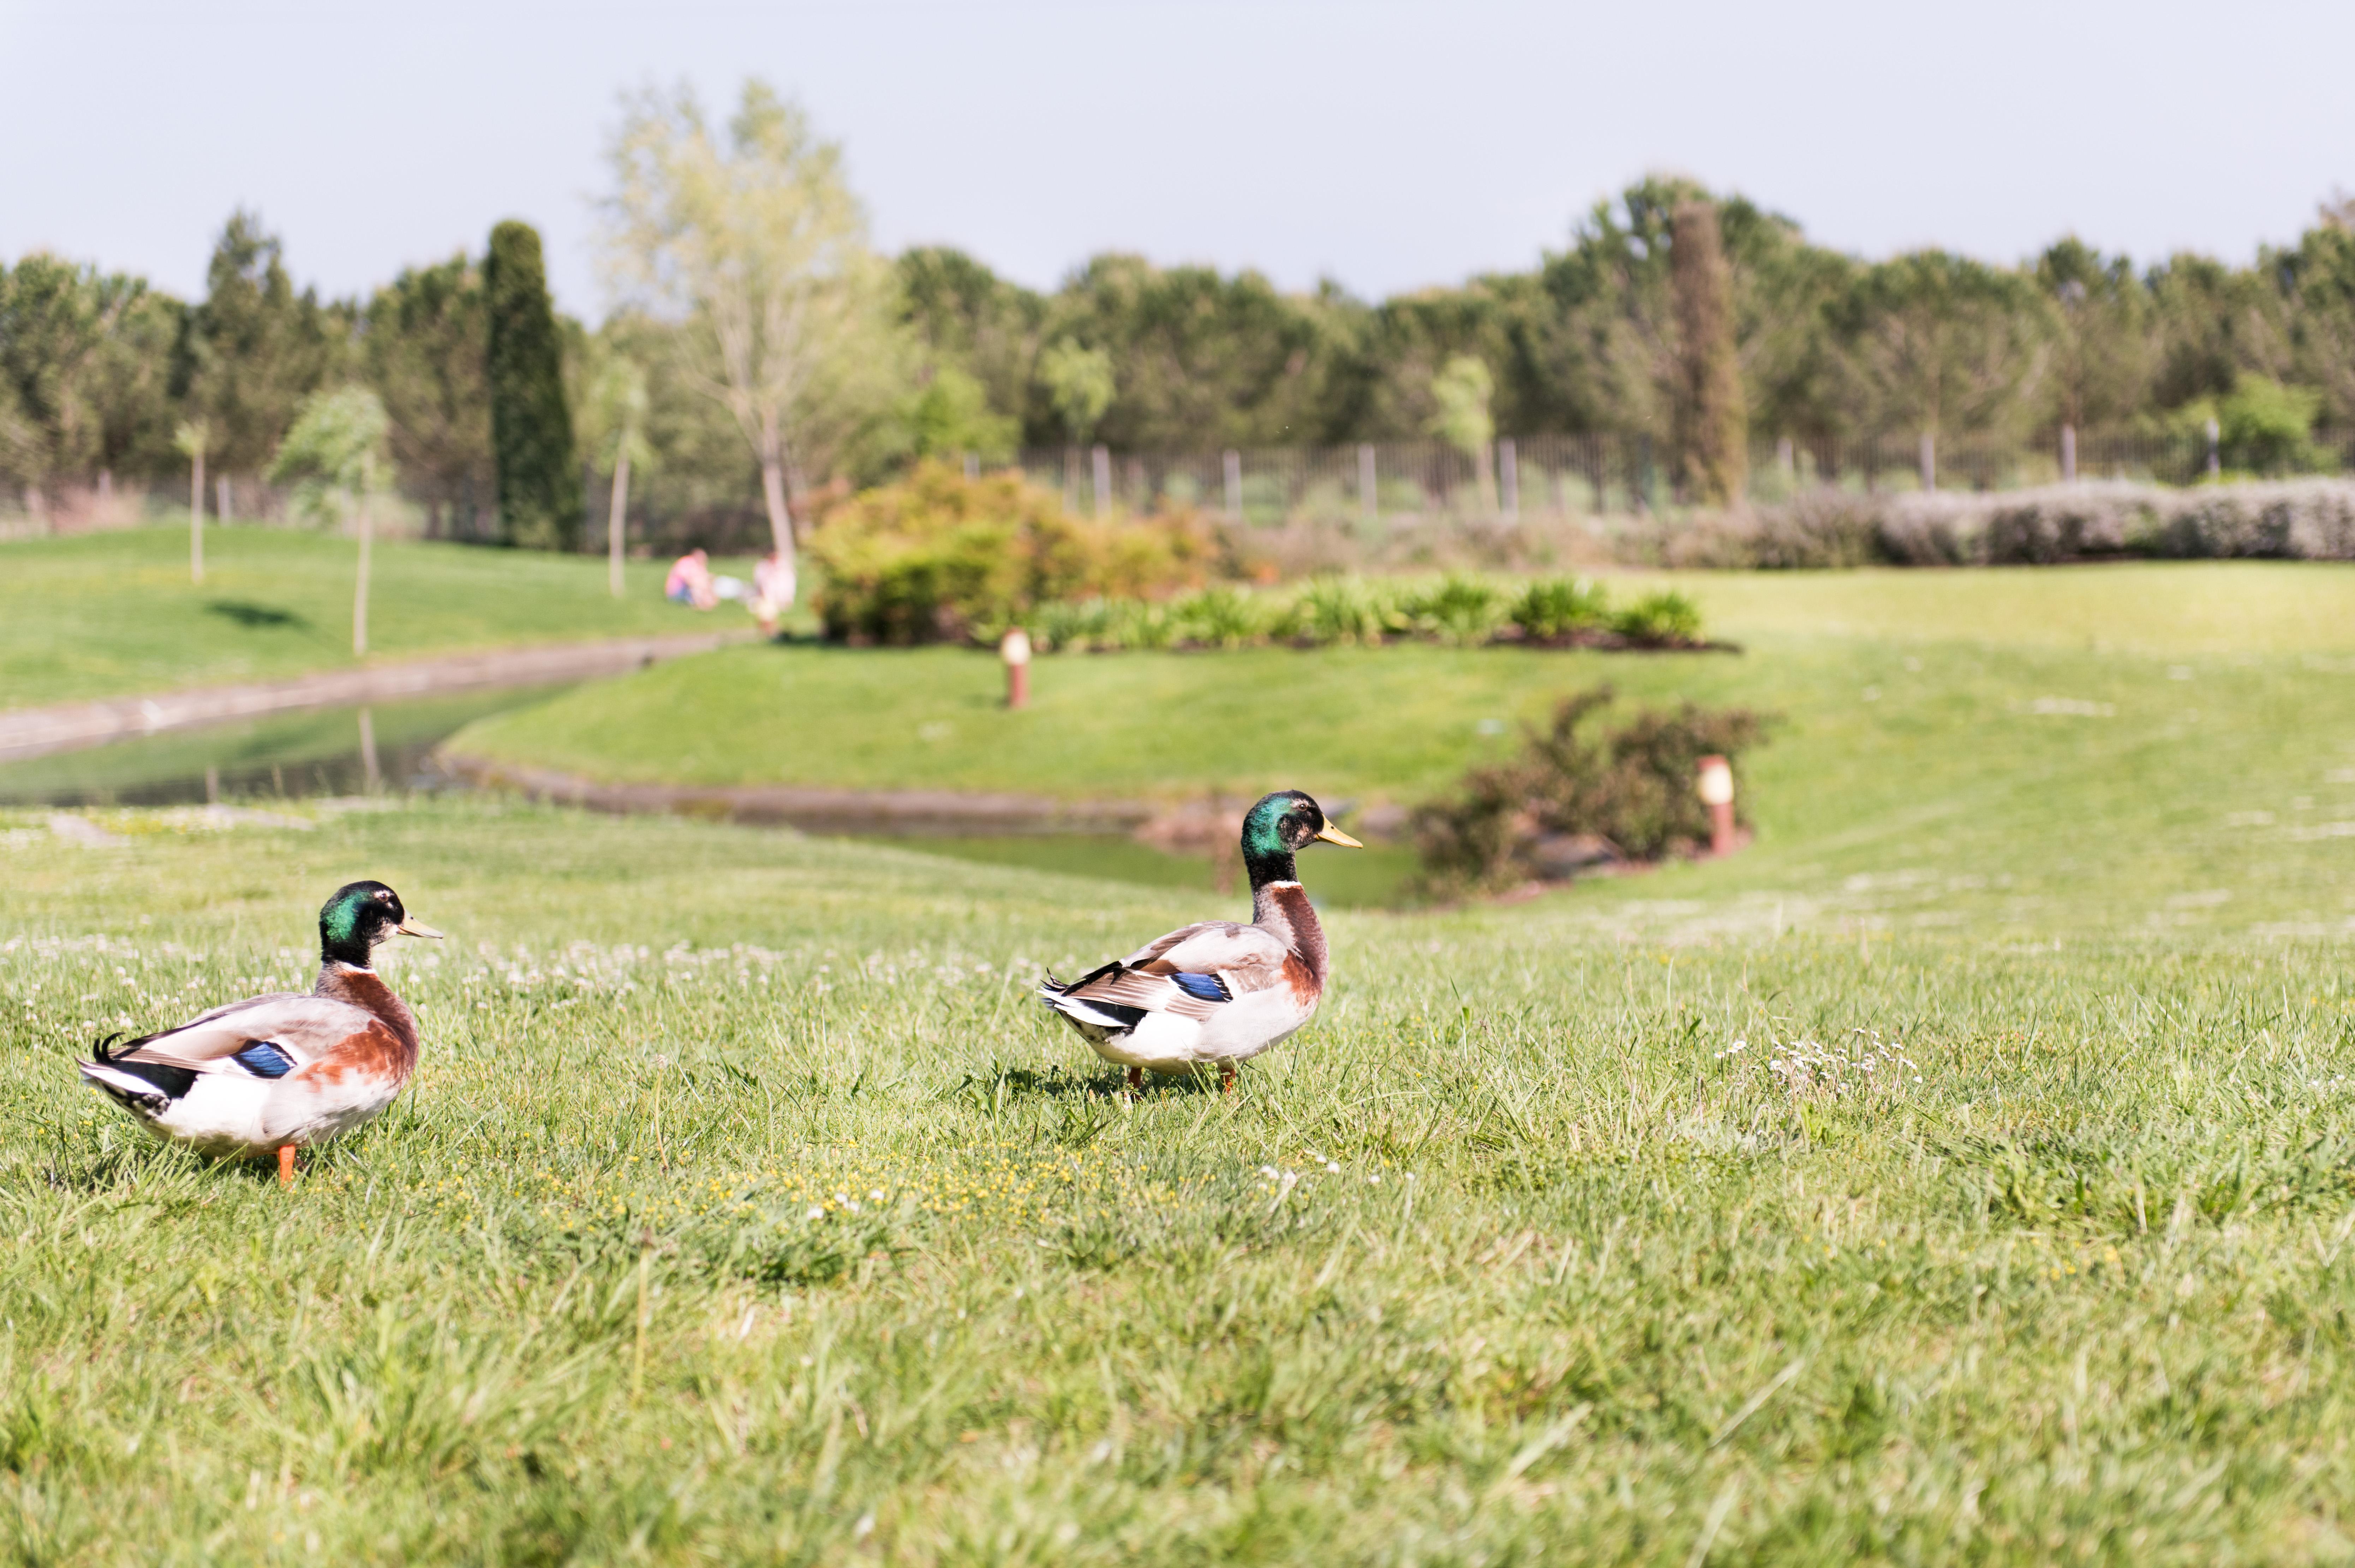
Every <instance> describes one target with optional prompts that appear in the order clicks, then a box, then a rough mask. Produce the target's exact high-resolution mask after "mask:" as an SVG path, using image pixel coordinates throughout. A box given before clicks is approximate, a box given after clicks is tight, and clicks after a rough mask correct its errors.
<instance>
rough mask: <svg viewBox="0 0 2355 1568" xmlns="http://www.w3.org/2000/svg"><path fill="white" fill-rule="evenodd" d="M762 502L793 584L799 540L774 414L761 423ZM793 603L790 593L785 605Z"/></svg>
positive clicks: (770, 531) (789, 578)
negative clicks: (795, 556) (788, 497)
mask: <svg viewBox="0 0 2355 1568" xmlns="http://www.w3.org/2000/svg"><path fill="white" fill-rule="evenodd" d="M761 500H762V502H763V503H766V505H767V506H768V509H769V542H770V544H771V545H773V546H774V547H775V549H776V552H777V554H778V555H780V556H783V557H784V562H785V567H786V571H787V574H788V575H787V578H786V580H787V581H788V582H790V581H792V580H794V577H797V576H798V575H799V574H798V572H797V571H795V569H794V568H795V567H797V566H798V564H799V563H797V562H796V561H795V560H794V546H795V545H796V544H797V543H799V540H798V539H797V538H796V536H795V529H794V514H793V509H792V508H791V507H790V506H788V505H786V503H785V444H784V442H783V440H780V439H779V438H778V435H777V420H776V416H775V415H773V414H770V415H764V416H763V417H762V420H761ZM792 603H793V599H792V597H791V596H790V594H789V595H788V597H787V598H786V600H785V605H786V606H790V605H791V604H792ZM779 608H781V609H782V608H784V606H780V607H779Z"/></svg>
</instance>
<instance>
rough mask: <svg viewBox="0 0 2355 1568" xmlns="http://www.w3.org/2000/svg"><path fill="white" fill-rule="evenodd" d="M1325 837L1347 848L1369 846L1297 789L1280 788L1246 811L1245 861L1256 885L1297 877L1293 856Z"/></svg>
mask: <svg viewBox="0 0 2355 1568" xmlns="http://www.w3.org/2000/svg"><path fill="white" fill-rule="evenodd" d="M1320 839H1321V840H1323V841H1324V842H1327V843H1328V844H1339V845H1341V846H1342V847H1343V848H1344V849H1363V848H1365V847H1366V846H1365V845H1363V844H1361V843H1359V842H1358V841H1357V840H1355V839H1353V838H1351V837H1350V836H1349V835H1348V834H1347V833H1345V832H1342V831H1341V830H1340V829H1338V828H1337V827H1335V826H1333V824H1332V823H1330V822H1328V821H1326V820H1325V810H1324V808H1323V807H1321V806H1319V805H1317V803H1316V801H1314V800H1310V799H1309V798H1308V797H1307V796H1306V795H1304V794H1302V793H1301V792H1300V791H1299V790H1297V789H1278V790H1277V791H1276V792H1275V793H1274V794H1273V795H1269V796H1265V797H1263V799H1262V800H1260V802H1259V804H1258V805H1256V806H1253V807H1252V809H1251V810H1248V811H1246V812H1244V813H1243V864H1244V866H1246V867H1247V868H1248V869H1249V870H1250V872H1251V882H1252V886H1253V887H1261V886H1264V885H1266V884H1268V883H1271V882H1294V881H1297V880H1298V876H1297V874H1296V873H1295V869H1294V866H1293V862H1292V857H1293V856H1294V855H1295V854H1296V853H1299V852H1300V851H1302V850H1304V849H1306V848H1307V847H1308V846H1309V845H1310V844H1312V843H1315V842H1317V841H1318V840H1320Z"/></svg>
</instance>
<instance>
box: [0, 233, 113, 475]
mask: <svg viewBox="0 0 2355 1568" xmlns="http://www.w3.org/2000/svg"><path fill="white" fill-rule="evenodd" d="M145 293H146V284H145V283H144V282H143V281H140V280H138V279H135V278H127V277H123V276H122V275H120V274H114V273H101V272H100V271H99V270H97V269H96V268H94V267H85V266H78V265H76V264H74V263H72V262H69V261H65V260H59V258H57V257H55V256H50V255H48V254H45V253H42V252H35V253H34V254H32V255H30V256H27V257H26V258H25V259H24V260H21V261H19V262H18V263H17V264H16V266H15V267H13V268H0V387H5V406H6V412H7V415H8V418H6V420H5V424H0V438H5V450H0V467H5V470H6V471H7V472H8V473H9V474H10V475H11V476H12V477H14V478H15V479H16V481H17V482H19V483H21V484H23V485H25V486H26V487H27V489H28V490H30V491H31V492H32V493H33V496H34V498H35V505H36V506H37V507H40V508H45V507H46V504H47V503H48V499H49V496H50V493H51V492H52V491H53V490H54V489H55V488H56V487H57V486H58V485H59V483H60V482H64V481H66V480H69V479H72V478H76V477H79V476H81V475H85V474H88V473H90V472H91V471H92V470H94V469H96V468H97V467H98V466H99V465H100V463H101V461H102V459H103V457H104V455H105V441H104V437H105V419H104V410H103V406H102V399H101V369H102V367H103V366H104V363H105V360H106V357H107V354H108V350H109V348H110V345H112V344H113V343H114V342H115V340H116V339H117V337H118V335H119V334H121V333H122V332H123V328H124V324H125V323H126V321H127V320H129V319H131V318H132V316H133V312H134V311H135V309H136V307H137V306H138V304H139V302H140V301H141V300H142V299H143V298H144V295H145Z"/></svg>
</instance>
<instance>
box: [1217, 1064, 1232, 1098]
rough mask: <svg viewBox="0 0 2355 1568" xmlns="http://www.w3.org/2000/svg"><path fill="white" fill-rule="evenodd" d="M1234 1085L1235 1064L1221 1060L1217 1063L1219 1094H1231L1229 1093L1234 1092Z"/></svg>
mask: <svg viewBox="0 0 2355 1568" xmlns="http://www.w3.org/2000/svg"><path fill="white" fill-rule="evenodd" d="M1234 1086H1235V1065H1234V1064H1233V1063H1232V1062H1221V1063H1220V1064H1219V1093H1220V1094H1222V1095H1224V1094H1231V1093H1233V1092H1234Z"/></svg>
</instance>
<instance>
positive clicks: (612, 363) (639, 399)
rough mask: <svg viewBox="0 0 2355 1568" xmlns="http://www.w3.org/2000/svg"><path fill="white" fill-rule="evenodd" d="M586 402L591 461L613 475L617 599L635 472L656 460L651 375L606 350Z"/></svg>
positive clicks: (609, 525) (608, 551) (610, 558)
mask: <svg viewBox="0 0 2355 1568" xmlns="http://www.w3.org/2000/svg"><path fill="white" fill-rule="evenodd" d="M600 359H601V363H600V364H599V365H598V366H597V369H596V372H595V374H594V375H593V376H591V379H590V382H589V393H588V396H587V397H585V398H584V399H583V400H582V406H581V439H582V440H583V441H584V442H585V443H586V444H587V446H588V449H589V454H590V458H591V461H594V462H599V463H602V464H603V465H604V466H605V468H606V469H607V470H608V471H610V472H611V473H612V474H613V496H612V499H611V500H610V501H609V502H608V503H607V505H606V510H605V581H606V586H607V588H610V589H611V590H612V591H613V597H614V598H615V599H619V598H621V597H622V548H623V544H624V542H625V540H626V537H627V534H628V522H629V515H630V471H631V469H632V468H633V467H635V468H640V469H644V468H647V467H651V466H652V465H653V462H654V449H653V448H652V447H650V446H648V445H647V444H646V411H647V408H648V406H649V399H648V397H647V396H646V373H645V367H644V366H640V365H639V364H638V362H637V361H636V360H634V359H632V358H631V357H630V356H629V355H626V354H618V353H615V352H613V350H611V349H610V348H609V349H605V350H604V351H603V352H602V355H600Z"/></svg>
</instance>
